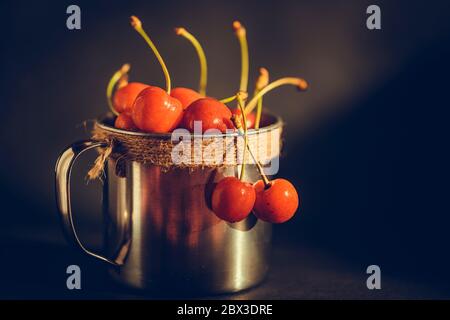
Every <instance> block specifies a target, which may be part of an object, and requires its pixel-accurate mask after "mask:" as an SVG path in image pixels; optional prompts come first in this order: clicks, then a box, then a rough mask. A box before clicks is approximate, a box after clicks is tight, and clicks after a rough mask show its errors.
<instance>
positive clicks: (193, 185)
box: [55, 116, 282, 293]
mask: <svg viewBox="0 0 450 320" xmlns="http://www.w3.org/2000/svg"><path fill="white" fill-rule="evenodd" d="M266 117H269V120H268V121H269V125H268V126H265V127H264V128H262V129H261V130H266V131H271V130H278V131H279V132H280V133H281V127H282V122H281V120H280V119H279V118H275V117H273V116H266ZM111 124H112V123H111V119H110V118H108V117H106V118H103V119H101V120H98V121H97V125H99V126H101V127H102V129H103V130H111V131H120V132H121V133H127V132H126V131H122V130H118V129H115V128H114V127H113V126H112V125H111ZM133 134H141V135H146V134H145V133H133ZM250 134H251V133H249V135H250ZM166 135H167V134H166ZM169 135H170V134H169ZM161 136H163V135H161ZM106 146H107V144H106V143H105V142H101V141H95V140H84V141H80V142H76V143H74V144H72V145H71V146H69V147H68V148H67V149H66V150H64V151H63V152H62V153H61V155H60V157H59V159H58V161H57V164H56V169H55V171H56V198H57V207H58V212H59V214H60V216H61V220H62V225H63V229H64V231H65V234H66V236H68V239H69V241H70V242H71V243H73V244H75V245H76V246H78V247H79V248H81V250H82V251H83V252H85V253H87V254H88V255H90V256H93V257H95V258H97V259H99V260H102V261H103V262H105V263H107V264H109V265H110V268H109V270H110V273H111V275H112V276H113V278H114V279H116V280H117V281H119V282H120V283H122V284H125V285H127V286H131V287H134V288H139V289H150V290H157V289H158V288H164V289H165V290H175V291H181V292H204V293H226V292H236V291H240V290H243V289H246V288H249V287H252V286H254V285H256V284H258V283H259V282H261V281H262V280H263V279H264V277H265V275H266V273H267V270H268V266H269V251H270V242H271V230H272V229H271V228H272V227H271V224H269V223H266V222H264V221H261V220H258V219H256V218H255V217H254V216H253V215H250V216H249V217H248V218H247V219H245V220H243V221H241V222H238V223H227V222H225V221H223V220H221V219H219V218H218V217H217V216H216V215H215V214H214V213H213V212H212V211H211V209H210V205H209V199H210V197H211V192H212V190H213V189H214V186H215V183H217V182H218V181H220V180H221V179H222V178H223V177H225V176H237V173H238V169H239V167H238V166H234V167H233V166H232V167H221V168H200V167H199V168H194V169H185V168H183V169H182V168H175V169H170V170H168V171H167V170H163V169H162V168H161V167H159V166H155V165H152V164H145V163H141V162H137V161H132V160H125V161H121V164H120V165H121V168H122V170H121V171H122V172H120V173H118V172H117V165H118V164H117V160H115V159H113V158H112V157H110V158H108V160H107V161H106V162H105V168H104V171H105V175H106V177H105V179H104V184H103V224H104V226H103V230H104V235H103V238H104V250H103V252H102V253H101V254H100V253H94V252H92V251H91V250H89V249H87V248H86V247H85V246H84V245H83V243H82V241H81V239H80V238H79V236H78V234H77V231H76V230H75V227H74V217H73V214H72V210H71V200H70V176H71V170H72V167H73V164H74V162H75V160H76V159H77V158H78V156H80V155H81V154H82V153H84V152H85V151H87V150H91V149H95V148H99V147H106ZM258 179H260V175H259V173H258V171H257V169H256V167H255V166H254V165H247V167H246V177H245V181H248V182H255V181H256V180H258Z"/></svg>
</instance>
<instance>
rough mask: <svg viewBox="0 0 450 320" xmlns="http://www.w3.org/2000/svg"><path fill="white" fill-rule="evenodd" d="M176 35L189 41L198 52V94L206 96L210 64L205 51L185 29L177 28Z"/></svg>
mask: <svg viewBox="0 0 450 320" xmlns="http://www.w3.org/2000/svg"><path fill="white" fill-rule="evenodd" d="M175 33H176V34H177V35H179V36H182V37H184V38H186V39H187V40H189V41H190V42H191V44H192V45H193V46H194V48H195V51H197V56H198V60H199V62H200V82H199V86H198V92H199V93H200V94H201V95H202V96H205V95H206V84H207V81H208V64H207V61H206V55H205V51H204V50H203V48H202V45H201V44H200V42H199V41H198V40H197V39H196V38H195V37H194V36H193V35H192V34H191V33H189V32H188V31H187V30H186V29H185V28H175Z"/></svg>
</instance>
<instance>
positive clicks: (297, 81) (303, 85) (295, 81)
mask: <svg viewBox="0 0 450 320" xmlns="http://www.w3.org/2000/svg"><path fill="white" fill-rule="evenodd" d="M286 84H290V85H294V86H296V87H297V88H298V89H299V90H301V91H304V90H306V89H307V88H308V83H307V82H306V81H305V80H304V79H301V78H290V77H287V78H281V79H278V80H276V81H274V82H272V83H269V84H268V85H267V86H266V87H264V88H263V89H262V90H261V91H259V92H258V94H257V95H256V96H254V97H253V98H252V100H250V102H249V103H248V104H247V106H246V107H245V112H246V113H247V114H249V113H250V112H252V111H253V109H255V107H256V106H257V103H258V99H259V98H262V96H263V95H265V94H266V93H267V92H269V91H271V90H273V89H275V88H277V87H279V86H282V85H286Z"/></svg>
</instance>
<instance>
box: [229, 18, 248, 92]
mask: <svg viewBox="0 0 450 320" xmlns="http://www.w3.org/2000/svg"><path fill="white" fill-rule="evenodd" d="M233 30H234V33H235V34H236V36H237V38H238V40H239V45H240V47H241V83H240V85H239V91H244V92H247V87H248V68H249V59H248V43H247V35H246V34H247V32H246V30H245V28H244V26H243V25H242V24H241V23H240V22H239V21H234V22H233Z"/></svg>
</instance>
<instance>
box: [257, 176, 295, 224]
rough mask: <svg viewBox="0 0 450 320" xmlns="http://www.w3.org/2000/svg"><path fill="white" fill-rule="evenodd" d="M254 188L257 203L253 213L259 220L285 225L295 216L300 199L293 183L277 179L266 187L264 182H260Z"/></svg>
mask: <svg viewBox="0 0 450 320" xmlns="http://www.w3.org/2000/svg"><path fill="white" fill-rule="evenodd" d="M254 188H255V191H256V201H255V206H254V208H253V212H254V213H255V215H256V216H257V217H258V218H259V219H261V220H263V221H267V222H271V223H283V222H286V221H288V220H289V219H291V218H292V217H293V216H294V214H295V212H296V211H297V208H298V205H299V199H298V194H297V190H295V187H294V186H293V185H292V183H290V182H289V181H287V180H285V179H275V180H272V181H270V182H269V183H268V184H267V185H266V184H265V182H264V181H263V180H259V181H257V182H256V183H255V184H254Z"/></svg>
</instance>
